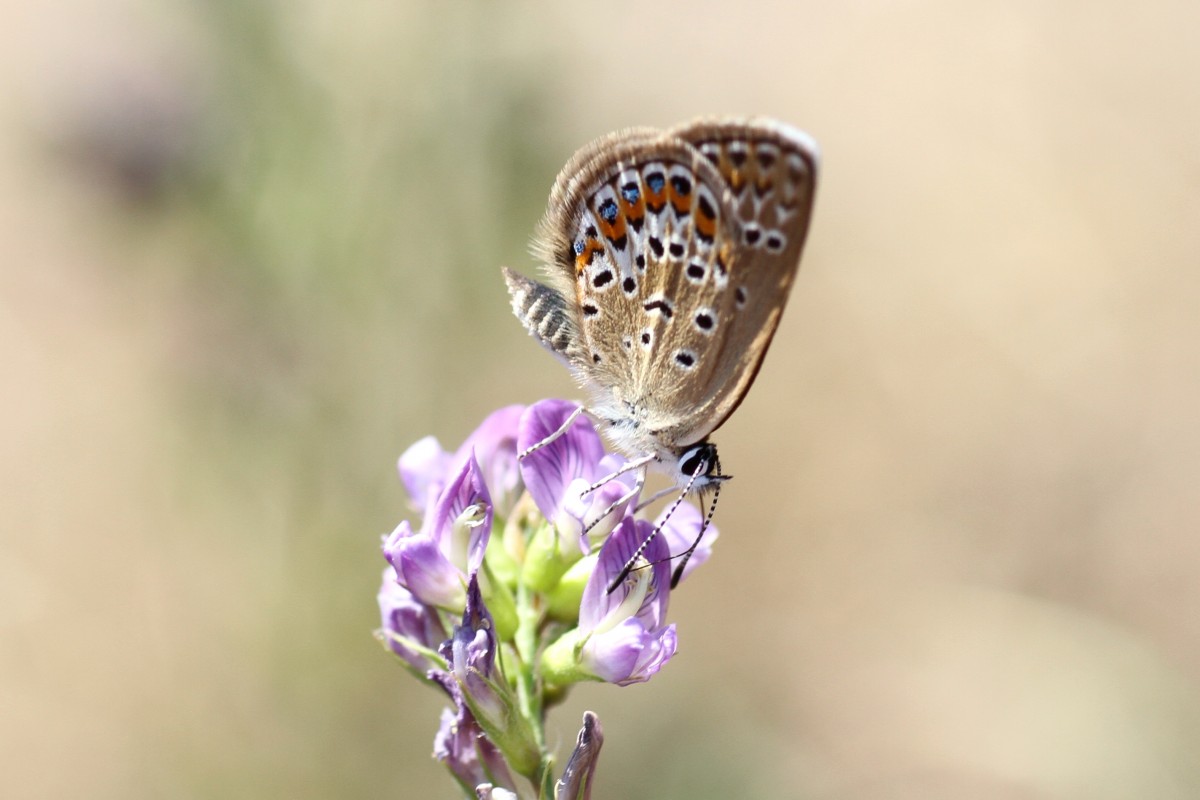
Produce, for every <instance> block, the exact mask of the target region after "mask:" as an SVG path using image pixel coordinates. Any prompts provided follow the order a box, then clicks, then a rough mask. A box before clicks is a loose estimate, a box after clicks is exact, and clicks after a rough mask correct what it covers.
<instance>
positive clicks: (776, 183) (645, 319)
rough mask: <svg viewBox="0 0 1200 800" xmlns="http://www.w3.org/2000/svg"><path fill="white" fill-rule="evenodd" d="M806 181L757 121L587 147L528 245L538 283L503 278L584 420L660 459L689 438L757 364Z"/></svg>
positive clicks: (806, 165)
mask: <svg viewBox="0 0 1200 800" xmlns="http://www.w3.org/2000/svg"><path fill="white" fill-rule="evenodd" d="M815 181H816V149H815V146H813V145H812V143H811V141H810V140H809V139H808V138H807V137H806V136H804V135H803V134H801V133H799V132H798V131H794V130H793V129H790V128H787V127H786V126H783V125H781V124H779V123H775V122H772V121H767V120H763V121H759V120H701V121H698V122H695V123H692V124H689V125H686V126H683V127H681V128H678V129H675V130H673V131H666V132H663V131H655V130H652V129H645V128H639V129H632V130H628V131H622V132H618V133H615V134H612V135H610V136H607V137H604V138H602V139H599V140H597V141H595V142H593V143H591V144H589V145H587V146H586V147H584V148H583V149H581V150H580V151H579V152H578V153H576V154H575V156H574V157H573V158H572V159H571V160H570V162H568V164H567V166H566V167H565V168H564V169H563V171H562V172H561V173H560V174H559V176H558V179H557V181H556V182H555V185H554V189H553V190H552V192H551V197H550V204H549V208H548V210H547V213H546V216H545V218H544V219H543V221H542V224H541V226H540V228H539V231H538V237H537V240H536V243H535V250H536V251H537V253H538V254H539V255H540V256H541V257H542V258H543V260H544V261H545V263H546V266H547V272H548V275H549V284H550V285H549V286H542V285H541V284H538V283H535V282H533V281H528V279H524V278H519V276H516V277H510V278H509V287H510V292H512V293H513V298H514V310H516V311H517V315H518V317H521V318H522V321H523V322H524V323H525V325H526V327H527V328H529V329H530V331H531V332H532V333H534V335H535V336H537V337H538V338H539V339H540V340H541V341H542V343H543V344H544V345H546V346H547V347H548V348H550V349H551V350H552V351H554V352H556V353H557V354H559V355H560V356H563V357H564V358H565V359H566V360H567V362H568V363H569V365H570V366H571V368H572V370H573V371H574V372H575V374H576V377H577V378H579V380H580V382H581V383H582V384H583V385H584V387H585V388H587V389H588V390H590V392H591V394H592V401H593V404H594V405H596V406H599V410H601V411H603V410H604V409H608V410H609V412H610V414H611V417H612V418H613V419H619V420H622V421H623V422H627V423H628V424H630V425H633V426H636V427H638V428H639V429H640V430H642V431H643V432H644V433H645V434H646V435H647V436H648V437H649V438H650V439H652V440H653V441H655V442H657V443H660V444H663V445H665V446H668V447H678V446H681V445H687V444H691V443H693V442H696V441H699V440H701V439H703V438H705V437H706V436H707V435H708V434H709V433H711V432H712V431H713V430H715V429H716V428H717V427H718V426H719V425H720V424H721V423H722V422H724V420H725V419H726V418H727V417H728V416H729V414H730V413H732V411H733V410H734V408H736V407H737V405H738V403H739V402H740V401H741V398H742V397H743V396H744V395H745V393H746V391H747V390H748V389H749V387H750V384H751V383H752V382H753V380H754V377H755V374H756V373H757V371H758V368H759V366H760V364H761V363H762V359H763V356H764V355H765V353H766V350H767V347H768V346H769V344H770V341H771V337H772V336H773V335H774V332H775V329H776V327H777V326H778V323H779V318H780V315H781V314H782V311H783V306H784V304H785V302H786V300H787V295H788V291H789V289H790V287H791V282H792V279H793V278H794V276H795V273H796V267H797V264H798V262H799V258H800V251H801V248H802V247H803V244H804V237H805V234H806V233H807V230H808V221H809V216H810V214H811V210H812V199H813V190H814V187H815ZM518 278H519V280H518Z"/></svg>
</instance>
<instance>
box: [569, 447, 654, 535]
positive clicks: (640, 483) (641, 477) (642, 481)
mask: <svg viewBox="0 0 1200 800" xmlns="http://www.w3.org/2000/svg"><path fill="white" fill-rule="evenodd" d="M640 466H641V469H639V470H638V474H637V477H636V478H635V479H634V481H633V488H632V489H630V490H629V491H628V492H626V493H625V494H623V495H621V497H619V498H618V499H617V500H615V501H613V503H612V505H610V506H609V507H608V508H606V509H604V513H602V514H601V515H600V516H598V517H596V518H595V519H594V520H592V522H591V524H589V525H588V526H587V527H586V528H584V529H583V532H584V534H587V533H588V532H589V531H591V529H592V528H594V527H596V526H597V525H598V524H600V520H602V519H604V518H605V517H607V516H608V515H609V514H611V513H613V512H614V511H616V510H617V509H618V508H620V507H621V506H623V505H625V504H626V503H628V502H629V501H630V500H632V499H633V498H635V497H637V495H638V492H640V491H642V489H643V488H645V486H646V467H645V462H643V463H642V464H641V465H640ZM622 471H624V472H627V471H628V470H622ZM620 474H621V473H620V472H618V473H616V474H614V475H610V476H609V477H608V478H605V480H604V481H603V482H602V483H601V484H599V485H601V486H602V485H603V484H604V483H607V482H608V481H609V480H612V479H613V478H615V477H616V476H617V475H620ZM595 488H597V487H596V486H593V487H591V488H589V489H588V490H587V491H585V492H582V493H581V494H580V495H579V496H580V497H582V496H583V495H585V494H587V493H588V492H590V491H592V490H593V489H595Z"/></svg>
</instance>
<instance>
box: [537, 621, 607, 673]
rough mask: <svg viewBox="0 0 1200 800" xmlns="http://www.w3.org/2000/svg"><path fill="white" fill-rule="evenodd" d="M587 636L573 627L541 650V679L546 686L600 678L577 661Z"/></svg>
mask: <svg viewBox="0 0 1200 800" xmlns="http://www.w3.org/2000/svg"><path fill="white" fill-rule="evenodd" d="M589 638H590V636H589V635H585V634H584V633H583V632H582V631H580V630H579V629H578V628H573V629H571V630H569V631H567V632H566V633H564V634H563V635H562V636H560V637H558V640H557V641H555V642H554V643H553V644H551V645H550V646H549V647H547V648H546V649H545V650H543V651H542V679H543V680H544V681H545V682H546V685H547V686H548V687H562V686H568V685H570V684H572V683H579V682H581V681H599V680H602V679H601V678H599V677H598V676H596V675H593V674H592V673H590V672H588V671H587V670H585V669H584V668H583V667H582V666H581V665H580V663H579V652H580V651H581V650H582V649H583V646H584V645H585V644H587V640H588V639H589Z"/></svg>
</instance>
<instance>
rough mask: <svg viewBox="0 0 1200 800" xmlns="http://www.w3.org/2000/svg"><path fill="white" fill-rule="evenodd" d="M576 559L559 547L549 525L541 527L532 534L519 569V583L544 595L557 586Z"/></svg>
mask: <svg viewBox="0 0 1200 800" xmlns="http://www.w3.org/2000/svg"><path fill="white" fill-rule="evenodd" d="M577 559H578V556H574V557H571V556H568V555H566V554H565V553H563V551H562V548H561V547H559V536H558V533H557V532H556V531H555V530H554V528H553V526H551V525H542V526H540V527H539V528H538V529H537V531H536V532H534V534H533V538H532V539H531V540H530V542H529V548H528V551H527V552H526V555H525V564H524V565H523V567H522V569H521V582H522V583H524V584H525V585H526V586H528V587H529V588H531V589H533V590H534V591H536V592H541V593H543V594H546V593H548V592H550V591H551V590H552V589H554V587H555V586H557V585H558V582H559V580H560V579H561V578H562V576H563V574H564V573H566V571H567V570H568V569H569V568H570V566H571V564H573V563H574V562H575V561H576V560H577Z"/></svg>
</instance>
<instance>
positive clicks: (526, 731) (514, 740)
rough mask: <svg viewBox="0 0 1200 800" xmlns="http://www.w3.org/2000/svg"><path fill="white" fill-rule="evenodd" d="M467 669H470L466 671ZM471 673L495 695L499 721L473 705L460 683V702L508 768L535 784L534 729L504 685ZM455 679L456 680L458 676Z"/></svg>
mask: <svg viewBox="0 0 1200 800" xmlns="http://www.w3.org/2000/svg"><path fill="white" fill-rule="evenodd" d="M467 669H472V668H471V667H468V668H467ZM472 671H473V672H474V674H475V676H476V677H478V678H479V679H480V680H482V681H483V682H484V683H486V684H487V685H488V686H489V687H490V688H491V690H492V691H493V692H495V694H496V697H498V698H499V699H500V703H501V705H502V706H503V709H502V711H501V713H500V717H501V718H500V719H492V718H491V717H490V716H489V711H488V709H485V708H484V707H483V706H481V705H480V704H479V703H478V702H476V700H475V698H474V697H472V696H471V694H470V692H468V691H467V687H466V686H465V685H463V682H462V681H461V680H459V681H458V685H459V688H460V689H462V696H463V700H464V701H465V702H466V704H467V708H469V709H470V711H471V715H472V716H473V717H475V721H476V722H477V723H479V727H480V728H481V729H482V730H483V732H484V734H485V735H486V736H487V738H488V739H489V740H490V741H491V742H492V744H494V745H496V747H497V748H498V749H499V750H500V752H501V753H502V754H503V755H504V760H505V761H507V762H508V765H509V766H510V767H511V768H512V769H513V770H514V771H515V772H517V773H518V774H520V775H524V776H525V777H526V778H529V779H530V780H536V775H537V768H538V764H539V762H540V761H541V753H540V750H539V748H538V746H537V741H536V740H535V739H534V735H533V727H532V726H531V725H530V724H529V720H527V719H525V717H524V716H522V715H521V713H520V710H519V708H518V706H517V703H516V702H515V699H516V698H515V697H514V696H513V693H512V691H511V690H510V689H509V687H508V683H507V681H501V682H500V683H497V682H496V681H493V680H491V679H489V678H487V677H486V676H484V675H483V674H482V673H480V672H479V671H478V670H472ZM455 677H456V679H457V676H455Z"/></svg>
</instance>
